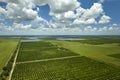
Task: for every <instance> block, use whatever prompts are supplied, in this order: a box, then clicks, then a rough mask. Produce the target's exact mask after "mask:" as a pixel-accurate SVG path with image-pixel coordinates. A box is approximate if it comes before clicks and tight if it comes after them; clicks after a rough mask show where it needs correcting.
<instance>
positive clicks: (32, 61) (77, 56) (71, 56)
mask: <svg viewBox="0 0 120 80" xmlns="http://www.w3.org/2000/svg"><path fill="white" fill-rule="evenodd" d="M74 57H80V55H76V56H67V57H60V58H51V59H42V60H33V61H24V62H17V63H16V64H25V63H32V62H41V61H52V60H61V59H68V58H74Z"/></svg>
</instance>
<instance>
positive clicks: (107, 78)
mask: <svg viewBox="0 0 120 80" xmlns="http://www.w3.org/2000/svg"><path fill="white" fill-rule="evenodd" d="M119 75H120V69H118V68H114V67H111V66H109V65H107V64H105V63H101V62H98V61H95V60H92V59H89V58H86V57H77V58H69V59H62V60H53V61H42V62H33V63H25V64H17V65H16V67H15V70H14V73H13V76H12V80H119V79H120V76H119Z"/></svg>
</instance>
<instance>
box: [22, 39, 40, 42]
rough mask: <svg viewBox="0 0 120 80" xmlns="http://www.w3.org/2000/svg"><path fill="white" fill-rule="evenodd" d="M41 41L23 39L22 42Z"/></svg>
mask: <svg viewBox="0 0 120 80" xmlns="http://www.w3.org/2000/svg"><path fill="white" fill-rule="evenodd" d="M37 41H40V40H38V39H31V40H21V42H37Z"/></svg>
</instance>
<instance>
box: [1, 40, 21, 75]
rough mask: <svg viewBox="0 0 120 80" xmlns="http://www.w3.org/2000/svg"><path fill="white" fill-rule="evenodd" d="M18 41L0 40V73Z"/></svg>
mask: <svg viewBox="0 0 120 80" xmlns="http://www.w3.org/2000/svg"><path fill="white" fill-rule="evenodd" d="M18 41H19V39H12V38H0V73H1V72H2V68H3V67H4V66H5V65H6V64H7V62H8V60H9V59H10V57H11V55H12V53H13V52H14V50H15V48H16V46H17V44H18Z"/></svg>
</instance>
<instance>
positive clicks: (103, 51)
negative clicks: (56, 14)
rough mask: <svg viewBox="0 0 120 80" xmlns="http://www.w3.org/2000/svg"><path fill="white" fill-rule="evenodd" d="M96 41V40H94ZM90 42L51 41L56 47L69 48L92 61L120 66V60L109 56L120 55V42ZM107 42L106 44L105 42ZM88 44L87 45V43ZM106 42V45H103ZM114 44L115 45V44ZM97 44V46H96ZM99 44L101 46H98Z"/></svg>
mask: <svg viewBox="0 0 120 80" xmlns="http://www.w3.org/2000/svg"><path fill="white" fill-rule="evenodd" d="M93 40H94V39H93ZM93 40H91V43H90V40H89V42H86V41H88V40H85V41H84V40H79V41H59V40H51V41H49V42H51V43H52V44H54V45H59V46H62V47H64V48H67V49H69V50H71V51H73V52H75V53H78V54H80V55H82V56H87V57H90V58H92V59H96V60H99V61H102V62H106V63H110V64H114V65H117V66H120V59H118V58H115V57H110V56H109V55H113V54H114V55H115V54H120V46H119V44H120V41H119V43H118V39H117V43H116V39H115V40H114V39H113V40H109V41H111V42H112V43H109V44H108V42H109V41H108V42H107V41H106V39H105V40H104V39H103V40H102V41H101V40H99V39H98V42H97V40H96V39H95V40H96V41H93ZM104 41H105V42H104ZM85 42H86V43H85ZM103 42H104V43H103ZM113 42H114V43H113ZM96 43H97V44H96ZM98 43H99V44H98Z"/></svg>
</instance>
